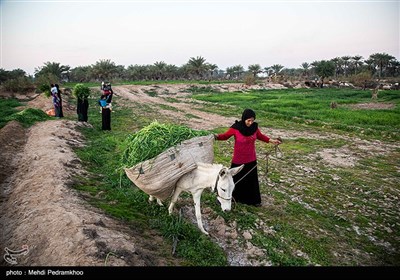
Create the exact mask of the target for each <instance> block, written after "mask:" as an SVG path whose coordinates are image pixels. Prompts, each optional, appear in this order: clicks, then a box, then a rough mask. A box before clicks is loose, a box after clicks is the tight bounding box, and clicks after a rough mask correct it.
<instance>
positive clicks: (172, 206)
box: [168, 187, 183, 215]
mask: <svg viewBox="0 0 400 280" xmlns="http://www.w3.org/2000/svg"><path fill="white" fill-rule="evenodd" d="M182 191H183V189H181V188H178V187H176V188H175V191H174V194H173V195H172V198H171V203H170V204H169V207H168V213H169V214H170V215H171V214H172V211H173V210H174V206H175V202H176V201H177V199H178V197H179V195H180V194H181V192H182Z"/></svg>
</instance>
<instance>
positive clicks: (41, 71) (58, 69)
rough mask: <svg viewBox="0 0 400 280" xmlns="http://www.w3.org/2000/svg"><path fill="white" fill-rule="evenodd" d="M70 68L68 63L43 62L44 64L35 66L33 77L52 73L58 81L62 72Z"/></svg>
mask: <svg viewBox="0 0 400 280" xmlns="http://www.w3.org/2000/svg"><path fill="white" fill-rule="evenodd" d="M70 68H71V67H70V66H68V65H60V63H58V62H45V63H44V66H42V67H39V68H35V77H38V76H41V75H48V74H53V75H54V76H56V77H57V78H58V80H59V81H60V80H61V76H62V73H63V72H65V71H69V70H70Z"/></svg>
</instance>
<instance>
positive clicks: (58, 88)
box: [54, 84, 64, 118]
mask: <svg viewBox="0 0 400 280" xmlns="http://www.w3.org/2000/svg"><path fill="white" fill-rule="evenodd" d="M54 86H55V87H56V89H57V97H58V100H59V102H60V112H59V117H60V118H63V117H64V113H63V106H62V98H61V90H60V86H59V85H58V84H55V85H54Z"/></svg>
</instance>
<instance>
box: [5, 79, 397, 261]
mask: <svg viewBox="0 0 400 280" xmlns="http://www.w3.org/2000/svg"><path fill="white" fill-rule="evenodd" d="M188 87H189V86H187V85H165V86H160V85H157V86H119V87H115V88H114V91H115V92H116V97H117V98H121V99H124V100H125V101H131V102H138V100H140V101H139V102H141V103H143V104H157V105H160V104H163V105H168V106H173V107H175V108H176V110H174V111H172V110H163V109H160V111H159V113H160V115H164V116H168V117H175V118H178V119H180V120H182V122H183V123H185V124H187V125H190V126H191V127H192V128H195V129H212V128H215V127H221V126H230V125H231V124H232V123H233V122H234V120H235V119H234V118H226V117H223V116H220V115H216V114H208V113H205V112H203V111H200V110H199V109H198V105H199V104H200V102H198V101H196V102H194V101H193V100H189V99H188V98H186V96H187V95H188V94H189V93H188V91H187V89H188ZM215 87H216V88H215V90H219V91H238V90H242V91H243V88H242V85H240V84H233V85H223V86H221V85H220V86H215ZM150 91H155V92H157V96H154V97H153V96H150V95H149V94H147V93H148V92H150ZM169 97H173V98H179V100H180V102H176V103H172V102H168V101H167V100H166V98H169ZM31 98H33V99H32V100H31V101H30V102H29V103H28V106H29V107H34V108H40V109H43V110H44V111H45V110H47V109H50V108H51V107H52V105H51V101H50V100H49V99H47V98H45V97H44V96H42V95H37V94H36V95H32V96H31ZM369 106H372V105H369ZM64 108H65V109H64V114H65V115H67V116H68V115H70V116H75V115H76V113H75V111H74V110H75V108H74V106H73V105H71V104H66V103H65V104H64ZM187 114H190V115H191V116H196V117H195V118H187V117H186V115H187ZM81 125H89V126H90V124H83V123H79V122H76V121H71V120H66V119H60V120H52V121H46V122H41V123H38V124H36V125H34V126H32V127H31V128H29V129H24V128H22V127H21V126H20V125H19V123H17V122H14V121H13V122H10V123H8V124H7V125H6V126H5V127H4V128H2V129H1V130H0V146H1V153H0V190H1V196H0V199H1V200H0V201H1V205H0V227H1V229H2V230H1V236H0V252H2V253H3V252H5V250H6V249H9V250H22V249H26V248H27V249H28V251H24V252H25V253H26V254H19V255H18V254H17V255H15V261H16V263H15V264H13V265H22V266H53V265H56V266H103V265H107V266H171V265H180V260H179V259H177V258H175V257H172V255H171V254H170V253H169V252H171V250H172V249H171V248H170V247H168V246H167V245H166V244H165V242H163V240H162V238H161V237H160V236H158V235H157V234H156V233H152V232H148V233H143V232H142V231H140V229H135V228H132V227H129V226H128V225H126V224H123V223H121V222H119V221H117V220H115V219H113V218H111V217H108V216H107V215H105V214H104V213H102V212H101V211H100V210H98V209H94V208H93V207H91V206H90V205H88V204H87V203H86V202H85V201H84V200H83V199H82V198H81V197H80V196H79V194H78V193H77V192H76V191H74V190H73V189H71V188H70V187H69V185H70V184H71V183H72V178H73V176H75V175H77V174H80V175H84V174H85V172H86V171H85V169H84V167H83V166H82V164H81V162H80V160H79V159H78V158H77V156H76V155H75V154H74V153H73V150H72V148H73V147H75V146H81V145H84V144H85V141H84V139H83V138H82V135H80V134H79V132H78V131H77V127H78V126H81ZM262 130H263V129H262ZM264 132H266V131H264ZM267 134H268V135H270V136H271V137H274V138H275V137H278V136H280V137H283V138H286V139H289V138H291V139H295V138H314V139H315V138H316V139H318V138H327V137H332V135H321V134H310V133H309V132H307V133H301V132H298V131H285V130H269V131H268V133H267ZM335 137H338V138H340V137H344V136H339V135H336V136H335ZM355 141H357V143H355ZM352 144H357V145H358V146H359V147H364V149H365V151H368V152H370V153H374V152H380V150H379V149H380V148H379V147H380V145H379V143H376V142H372V141H371V142H367V141H362V140H360V139H358V140H354V139H352ZM392 148H393V147H392ZM316 156H318V157H321V158H322V159H323V160H325V161H326V163H327V164H333V165H338V166H352V165H353V164H354V163H355V162H356V161H357V155H356V154H352V151H351V146H349V147H348V148H346V147H344V148H342V149H341V150H338V149H336V150H332V149H326V150H322V151H320V152H319V154H318V155H316ZM263 201H264V202H263V203H267V204H268V198H267V197H263ZM212 211H213V210H212V209H210V208H207V207H206V208H203V209H202V212H203V220H204V224H205V227H206V228H207V230H208V231H209V232H210V234H211V237H212V238H213V239H214V240H215V241H216V242H217V243H218V244H219V245H220V246H221V247H222V248H224V249H225V251H226V252H227V256H228V260H229V263H230V264H231V265H246V266H247V265H252V266H260V265H263V266H264V265H270V263H268V262H263V263H260V262H258V261H257V260H256V259H257V256H258V255H263V254H264V253H265V252H263V251H262V250H261V249H259V248H256V247H254V246H253V245H252V244H251V243H250V242H248V243H246V244H245V245H244V247H243V245H239V244H238V242H237V241H236V240H237V236H238V234H242V235H243V237H244V238H245V239H247V238H251V233H250V232H244V233H239V232H238V230H237V227H236V224H235V223H233V224H225V222H224V220H223V219H222V218H220V217H217V216H216V215H215V213H212ZM182 213H183V215H184V216H185V217H186V218H188V219H190V220H192V221H193V223H195V217H194V211H193V206H192V205H190V204H188V205H187V206H184V207H183V208H182ZM261 226H262V225H261ZM265 230H267V231H268V228H266V229H265ZM0 264H1V265H6V266H9V265H12V264H10V263H9V262H6V261H5V258H2V261H1V263H0Z"/></svg>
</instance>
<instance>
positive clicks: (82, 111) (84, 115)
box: [76, 97, 89, 122]
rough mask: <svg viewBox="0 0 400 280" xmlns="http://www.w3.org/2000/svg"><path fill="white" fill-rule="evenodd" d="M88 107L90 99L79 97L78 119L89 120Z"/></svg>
mask: <svg viewBox="0 0 400 280" xmlns="http://www.w3.org/2000/svg"><path fill="white" fill-rule="evenodd" d="M88 109H89V101H88V99H87V98H79V97H78V104H77V107H76V113H77V114H78V121H81V122H87V121H88Z"/></svg>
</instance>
